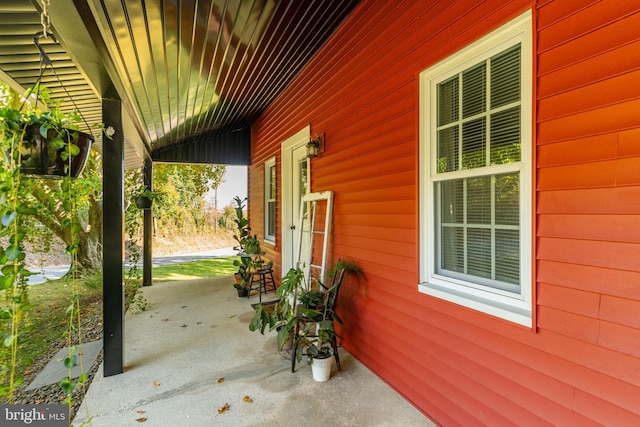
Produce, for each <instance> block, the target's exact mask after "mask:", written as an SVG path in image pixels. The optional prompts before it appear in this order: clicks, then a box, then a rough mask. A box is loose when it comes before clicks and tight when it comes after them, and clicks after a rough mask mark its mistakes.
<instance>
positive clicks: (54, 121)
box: [0, 103, 112, 178]
mask: <svg viewBox="0 0 640 427" xmlns="http://www.w3.org/2000/svg"><path fill="white" fill-rule="evenodd" d="M80 119H81V118H80V116H79V115H78V113H77V112H75V111H72V112H71V113H63V112H62V111H61V110H60V104H59V103H56V104H55V105H54V107H53V108H52V109H51V110H50V111H47V112H40V111H35V112H31V113H24V114H23V113H22V112H20V111H19V110H16V109H14V108H12V107H8V106H7V107H3V108H0V138H1V139H2V140H4V141H7V142H8V147H9V151H10V152H11V153H12V156H13V157H14V159H15V160H16V161H17V159H18V157H17V156H18V155H19V157H20V163H21V171H22V173H23V174H29V175H40V176H49V177H57V178H60V177H64V176H67V172H69V173H68V175H69V176H71V177H72V178H77V177H78V176H80V174H81V173H82V170H83V169H84V166H85V164H86V161H87V157H88V156H89V152H90V150H91V144H92V143H93V140H94V138H93V136H91V135H89V134H86V133H84V132H80V130H79V126H78V125H77V122H79V121H80ZM110 132H111V130H106V131H105V133H106V134H107V136H111V135H112V133H110Z"/></svg>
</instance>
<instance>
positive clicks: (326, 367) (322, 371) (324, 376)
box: [311, 357, 333, 381]
mask: <svg viewBox="0 0 640 427" xmlns="http://www.w3.org/2000/svg"><path fill="white" fill-rule="evenodd" d="M332 365H333V357H327V358H326V359H313V362H312V363H311V372H313V379H314V380H316V381H327V380H328V379H329V378H330V377H331V366H332Z"/></svg>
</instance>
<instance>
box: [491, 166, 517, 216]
mask: <svg viewBox="0 0 640 427" xmlns="http://www.w3.org/2000/svg"><path fill="white" fill-rule="evenodd" d="M495 209H496V224H499V225H519V224H520V177H519V175H518V174H509V175H497V176H496V208H495Z"/></svg>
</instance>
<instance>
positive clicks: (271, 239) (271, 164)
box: [264, 157, 278, 245]
mask: <svg viewBox="0 0 640 427" xmlns="http://www.w3.org/2000/svg"><path fill="white" fill-rule="evenodd" d="M275 167H276V158H275V157H272V158H270V159H269V160H267V161H265V162H264V241H265V242H267V243H271V244H273V245H275V244H276V231H277V225H278V223H277V222H276V219H277V218H273V223H274V224H275V226H274V229H273V234H268V232H269V220H270V218H269V203H273V204H274V206H275V207H276V213H277V206H278V205H277V201H276V199H275V198H274V199H271V198H270V197H269V196H270V191H269V190H270V186H271V168H275ZM275 185H276V189H277V187H278V175H277V171H276V184H275Z"/></svg>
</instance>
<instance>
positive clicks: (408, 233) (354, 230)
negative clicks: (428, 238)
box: [334, 222, 416, 243]
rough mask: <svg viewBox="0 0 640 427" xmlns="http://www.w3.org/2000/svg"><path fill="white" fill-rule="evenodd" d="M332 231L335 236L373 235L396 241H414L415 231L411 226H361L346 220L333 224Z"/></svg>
mask: <svg viewBox="0 0 640 427" xmlns="http://www.w3.org/2000/svg"><path fill="white" fill-rule="evenodd" d="M334 233H335V235H336V236H371V235H374V236H376V237H377V238H378V239H381V240H395V241H398V242H414V243H415V241H416V234H415V231H414V230H412V229H411V228H409V227H407V228H391V227H382V228H380V227H372V226H363V225H362V224H355V225H354V224H350V223H348V222H346V223H345V224H344V225H343V224H342V223H340V222H339V223H336V224H334Z"/></svg>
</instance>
